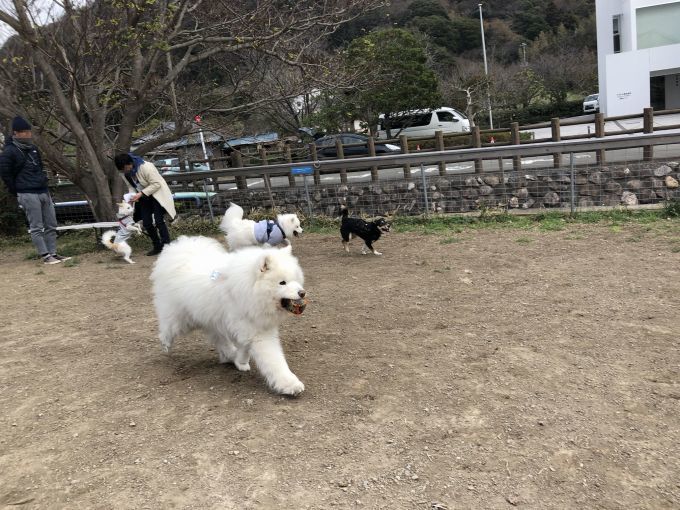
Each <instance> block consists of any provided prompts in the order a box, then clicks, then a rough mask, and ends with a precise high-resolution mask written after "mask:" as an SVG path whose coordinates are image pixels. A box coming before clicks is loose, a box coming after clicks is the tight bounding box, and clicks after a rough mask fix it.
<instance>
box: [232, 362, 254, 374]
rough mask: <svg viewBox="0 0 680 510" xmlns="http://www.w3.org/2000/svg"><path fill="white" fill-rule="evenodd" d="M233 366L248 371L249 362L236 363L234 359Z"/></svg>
mask: <svg viewBox="0 0 680 510" xmlns="http://www.w3.org/2000/svg"><path fill="white" fill-rule="evenodd" d="M234 366H235V367H236V368H237V369H238V370H240V371H241V372H248V371H249V370H250V363H238V362H236V361H234Z"/></svg>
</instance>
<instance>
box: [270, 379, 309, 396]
mask: <svg viewBox="0 0 680 510" xmlns="http://www.w3.org/2000/svg"><path fill="white" fill-rule="evenodd" d="M274 391H276V392H277V393H280V394H281V395H293V396H295V395H299V394H300V393H302V392H303V391H305V385H304V384H302V381H300V379H298V378H297V377H295V376H293V377H291V378H289V379H286V380H284V381H278V382H276V383H275V384H274Z"/></svg>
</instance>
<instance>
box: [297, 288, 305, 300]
mask: <svg viewBox="0 0 680 510" xmlns="http://www.w3.org/2000/svg"><path fill="white" fill-rule="evenodd" d="M305 294H307V293H306V292H305V291H304V290H298V296H300V297H301V298H303V297H305Z"/></svg>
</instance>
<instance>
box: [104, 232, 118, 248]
mask: <svg viewBox="0 0 680 510" xmlns="http://www.w3.org/2000/svg"><path fill="white" fill-rule="evenodd" d="M114 237H116V231H115V230H107V231H106V232H104V233H103V234H102V244H103V245H104V246H106V247H107V248H108V249H109V250H112V249H113V238H114Z"/></svg>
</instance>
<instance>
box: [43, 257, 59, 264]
mask: <svg viewBox="0 0 680 510" xmlns="http://www.w3.org/2000/svg"><path fill="white" fill-rule="evenodd" d="M43 264H46V265H52V264H61V260H59V259H58V258H57V257H55V256H54V255H45V256H44V257H43Z"/></svg>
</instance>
